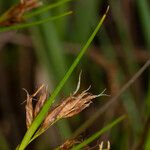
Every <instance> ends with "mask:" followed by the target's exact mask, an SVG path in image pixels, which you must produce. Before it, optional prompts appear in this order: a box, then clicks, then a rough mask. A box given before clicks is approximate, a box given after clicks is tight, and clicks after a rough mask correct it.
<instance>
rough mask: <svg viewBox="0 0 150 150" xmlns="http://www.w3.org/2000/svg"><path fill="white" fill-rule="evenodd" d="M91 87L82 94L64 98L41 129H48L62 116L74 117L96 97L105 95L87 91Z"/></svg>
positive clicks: (50, 113)
mask: <svg viewBox="0 0 150 150" xmlns="http://www.w3.org/2000/svg"><path fill="white" fill-rule="evenodd" d="M88 90H89V89H87V90H85V91H83V92H82V93H80V94H73V95H71V96H69V97H68V98H66V99H64V100H63V101H62V102H61V103H60V104H59V105H58V106H56V107H55V108H54V109H53V110H51V111H50V112H49V113H48V115H47V117H46V118H45V120H44V122H43V124H42V126H41V128H40V130H47V129H48V128H49V126H51V125H52V124H53V123H54V122H56V121H57V120H59V119H62V118H68V117H72V116H74V115H76V114H78V113H80V112H81V111H82V110H83V109H85V108H86V107H88V106H89V105H90V104H91V103H92V100H93V99H94V98H96V97H99V96H102V95H105V94H103V92H104V91H103V92H102V93H101V94H99V95H93V94H91V93H89V92H87V91H88Z"/></svg>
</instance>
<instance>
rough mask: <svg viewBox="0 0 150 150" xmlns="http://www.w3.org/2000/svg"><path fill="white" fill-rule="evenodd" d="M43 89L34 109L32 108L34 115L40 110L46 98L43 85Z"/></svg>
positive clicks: (45, 90) (45, 89)
mask: <svg viewBox="0 0 150 150" xmlns="http://www.w3.org/2000/svg"><path fill="white" fill-rule="evenodd" d="M42 88H43V91H42V93H41V95H40V97H39V100H38V101H37V103H36V105H35V109H34V117H36V116H37V115H38V113H39V112H40V110H41V108H42V107H43V105H44V103H45V100H46V99H47V88H46V87H45V86H44V87H42Z"/></svg>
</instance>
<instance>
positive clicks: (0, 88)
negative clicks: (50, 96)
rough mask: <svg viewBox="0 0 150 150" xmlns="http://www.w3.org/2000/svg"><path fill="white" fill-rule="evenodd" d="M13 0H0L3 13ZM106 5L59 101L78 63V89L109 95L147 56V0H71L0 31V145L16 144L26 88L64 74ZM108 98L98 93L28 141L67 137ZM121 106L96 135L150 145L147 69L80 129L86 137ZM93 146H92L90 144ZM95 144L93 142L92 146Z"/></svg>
mask: <svg viewBox="0 0 150 150" xmlns="http://www.w3.org/2000/svg"><path fill="white" fill-rule="evenodd" d="M56 1H59V0H47V1H44V2H43V3H44V4H45V5H46V4H50V3H54V2H56ZM16 2H17V0H12V1H4V0H1V1H0V13H1V14H2V13H3V12H4V11H5V10H7V9H8V8H9V7H10V6H11V5H13V4H15V3H16ZM108 5H110V11H109V13H108V16H107V18H106V20H105V23H104V24H103V27H102V29H101V31H100V32H99V33H98V34H97V36H96V38H95V39H94V41H93V43H92V45H91V47H90V48H89V50H88V52H87V53H86V55H85V56H84V58H83V59H82V61H81V62H80V64H79V65H78V67H77V68H76V70H75V72H74V73H73V74H72V76H71V77H70V78H69V80H68V82H67V84H66V85H65V87H64V88H63V90H62V91H61V94H60V95H59V97H57V101H56V102H58V101H59V100H61V98H62V97H66V96H69V94H70V93H72V92H73V91H74V89H75V88H76V85H77V82H78V76H79V73H80V71H81V70H82V81H81V91H82V90H84V89H87V87H88V86H89V85H91V86H92V88H91V89H90V91H91V92H92V93H93V94H97V93H100V92H101V91H102V90H103V89H105V88H106V89H107V90H106V93H107V94H109V95H111V97H113V96H114V95H116V94H117V93H118V91H119V90H120V88H121V87H122V86H123V85H124V84H125V83H126V82H127V81H128V80H129V79H130V78H131V77H132V76H133V75H134V74H135V73H136V72H137V71H138V70H139V69H140V68H141V66H142V65H143V64H144V63H145V62H146V61H147V60H148V59H149V58H150V24H149V21H150V1H148V0H122V1H120V0H113V1H104V0H72V1H70V2H68V3H65V4H63V5H61V6H60V7H57V8H55V9H53V10H51V11H49V12H46V13H44V14H42V15H39V16H38V17H35V18H32V20H30V21H35V20H40V19H42V18H45V17H49V16H53V15H56V14H60V13H63V12H65V11H67V10H72V11H73V14H72V15H70V16H67V17H64V18H61V19H58V20H56V21H53V22H47V23H44V24H41V25H39V26H36V27H31V28H28V29H26V30H20V31H10V32H6V33H0V149H2V150H7V149H14V148H15V147H16V145H17V144H18V143H19V142H20V141H21V139H22V137H23V135H24V133H25V131H26V126H25V108H24V107H25V104H22V105H21V103H22V102H23V101H24V100H25V99H26V93H25V92H24V91H23V90H22V88H25V89H27V90H28V91H29V93H30V94H32V93H33V92H34V91H35V90H36V89H37V88H38V87H39V85H41V84H42V83H44V84H45V85H48V89H49V93H51V92H52V91H53V89H54V88H55V86H56V85H57V84H58V82H59V81H60V80H61V79H62V77H63V76H64V74H65V73H66V71H67V69H68V68H69V66H70V65H71V63H72V62H73V60H74V59H75V58H76V56H77V54H78V52H79V50H80V48H81V47H82V46H83V45H84V43H85V42H86V41H87V39H88V38H89V35H90V34H91V33H92V31H93V29H94V28H95V26H96V25H97V23H98V21H99V20H100V18H101V16H102V15H103V13H104V12H105V10H106V8H107V6H108ZM108 101H109V97H102V98H98V99H97V100H95V101H94V102H93V104H91V106H90V107H89V108H87V109H86V110H84V111H83V112H82V113H80V115H78V116H75V117H73V118H70V119H67V120H62V121H59V122H58V123H57V124H56V125H54V126H52V127H51V128H50V129H49V130H48V131H47V132H46V133H44V134H43V135H42V136H40V138H38V139H37V140H35V141H34V142H33V143H32V144H31V145H30V146H29V148H28V149H33V150H34V149H35V150H43V149H44V150H48V149H53V148H55V147H57V146H58V145H60V144H61V143H63V141H64V140H65V139H67V138H68V137H70V136H71V135H72V134H73V133H74V132H75V131H76V130H77V129H78V128H79V127H80V126H81V125H82V124H84V122H85V121H86V120H89V119H90V118H91V116H94V114H95V112H96V111H97V110H99V109H100V108H102V107H103V105H104V104H105V103H107V102H108ZM122 114H127V115H128V118H127V119H125V120H124V121H123V122H122V123H121V124H119V125H118V126H117V127H115V128H113V129H112V130H111V131H110V132H107V133H106V134H104V135H103V136H101V137H100V139H98V140H96V141H94V142H93V143H92V144H91V145H90V147H95V146H96V145H98V144H99V143H100V142H101V141H108V140H109V141H110V143H111V148H112V149H115V150H142V149H144V150H150V69H149V68H148V69H147V70H146V71H145V72H144V73H143V74H142V76H141V77H140V78H139V79H138V80H136V82H135V83H133V84H132V86H131V88H129V89H128V90H127V91H126V92H124V94H122V95H121V97H120V98H119V99H118V101H117V102H116V103H114V104H113V105H111V107H110V108H109V109H108V110H106V111H105V113H103V114H102V115H100V116H99V117H98V118H97V119H96V120H95V121H93V123H92V125H91V126H90V127H89V128H88V129H86V130H85V131H83V132H82V134H81V135H78V137H80V139H81V140H82V139H85V138H87V137H89V136H91V135H92V134H93V133H95V132H96V131H98V130H99V129H100V128H102V127H103V126H105V124H107V122H109V121H110V120H112V119H113V118H116V117H118V116H120V115H122ZM93 149H94V148H93ZM95 149H98V147H96V148H95Z"/></svg>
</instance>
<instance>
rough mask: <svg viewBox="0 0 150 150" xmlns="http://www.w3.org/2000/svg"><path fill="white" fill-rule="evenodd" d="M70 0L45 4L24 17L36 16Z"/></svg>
mask: <svg viewBox="0 0 150 150" xmlns="http://www.w3.org/2000/svg"><path fill="white" fill-rule="evenodd" d="M69 1H71V0H62V1H59V2H56V3H53V4H49V5H45V6H43V7H41V8H39V9H37V10H36V11H33V12H31V13H29V14H26V15H25V16H24V17H25V18H26V19H28V18H31V17H34V16H36V15H39V14H41V13H44V12H46V11H48V10H50V9H53V8H56V7H58V6H60V5H62V4H64V3H67V2H69Z"/></svg>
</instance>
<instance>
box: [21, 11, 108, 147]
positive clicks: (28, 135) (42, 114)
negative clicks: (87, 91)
mask: <svg viewBox="0 0 150 150" xmlns="http://www.w3.org/2000/svg"><path fill="white" fill-rule="evenodd" d="M107 12H108V9H107V11H106V13H105V14H104V15H103V17H102V19H101V20H100V22H99V23H98V25H97V27H96V28H95V30H94V31H93V33H92V35H91V36H90V38H89V39H88V41H87V42H86V44H85V45H84V47H83V48H82V49H81V51H80V53H79V55H78V56H77V58H76V59H75V61H74V62H73V64H72V65H71V67H70V68H69V70H68V71H67V73H66V74H65V76H64V78H63V79H62V80H61V81H60V83H59V84H58V86H57V87H56V88H55V90H54V91H53V93H52V95H51V97H50V98H49V99H48V100H47V101H46V103H45V104H44V106H43V108H42V110H41V111H40V113H39V114H38V116H37V117H36V118H35V120H34V121H33V123H32V124H31V126H30V128H29V129H28V130H27V132H26V134H25V136H24V138H23V140H22V142H21V144H20V146H19V148H18V150H24V149H25V148H26V147H27V145H28V144H29V142H30V139H31V138H32V136H33V134H34V133H35V131H36V130H37V128H38V127H39V126H40V124H41V123H42V121H43V120H44V118H45V116H46V114H47V112H48V110H49V108H50V107H51V105H52V103H53V102H54V100H55V98H56V96H57V95H58V93H59V92H60V90H61V89H62V87H63V86H64V84H65V82H66V81H67V79H68V78H69V77H70V75H71V74H72V72H73V70H74V69H75V67H76V66H77V65H78V63H79V61H80V60H81V58H82V56H83V55H84V53H85V52H86V50H87V48H88V47H89V45H90V44H91V42H92V40H93V39H94V37H95V35H96V34H97V32H98V31H99V29H100V27H101V26H102V24H103V22H104V20H105V18H106V14H107Z"/></svg>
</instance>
